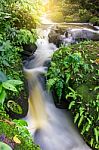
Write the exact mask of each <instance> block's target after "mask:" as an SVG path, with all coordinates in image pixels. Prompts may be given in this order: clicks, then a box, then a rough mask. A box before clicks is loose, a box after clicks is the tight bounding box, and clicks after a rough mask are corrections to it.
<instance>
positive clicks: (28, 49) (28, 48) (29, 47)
mask: <svg viewBox="0 0 99 150" xmlns="http://www.w3.org/2000/svg"><path fill="white" fill-rule="evenodd" d="M36 49H37V46H36V44H23V50H24V51H23V52H22V53H21V54H22V57H23V60H25V59H27V58H28V57H30V56H32V55H33V54H34V53H35V51H36Z"/></svg>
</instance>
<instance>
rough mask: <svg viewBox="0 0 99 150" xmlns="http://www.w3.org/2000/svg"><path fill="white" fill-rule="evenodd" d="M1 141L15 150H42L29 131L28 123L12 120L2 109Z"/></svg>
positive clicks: (0, 123) (0, 114)
mask: <svg viewBox="0 0 99 150" xmlns="http://www.w3.org/2000/svg"><path fill="white" fill-rule="evenodd" d="M0 141H2V142H4V143H6V144H8V145H9V146H10V147H11V148H12V149H13V150H27V149H28V150H40V148H39V146H37V145H35V144H34V142H33V140H32V136H31V135H30V133H29V131H28V130H27V123H26V122H25V121H24V120H11V119H10V118H9V116H7V115H6V112H5V111H4V110H2V109H0Z"/></svg>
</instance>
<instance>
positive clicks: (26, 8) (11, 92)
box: [0, 0, 42, 150]
mask: <svg viewBox="0 0 99 150" xmlns="http://www.w3.org/2000/svg"><path fill="white" fill-rule="evenodd" d="M39 6H40V7H39ZM41 8H42V5H41V2H40V0H39V1H38V0H35V1H29V0H1V1H0V141H2V142H5V143H7V144H8V145H10V146H11V144H10V143H12V147H13V145H14V149H18V150H19V149H20V150H21V149H22V150H23V149H24V150H25V149H39V148H38V147H37V146H35V145H34V143H33V142H32V138H31V136H30V134H29V132H28V130H27V129H26V126H27V124H26V123H25V122H24V121H20V120H11V119H10V118H9V117H8V116H7V113H9V114H10V116H11V117H13V118H21V117H24V116H25V115H26V114H27V110H28V95H27V93H26V90H25V88H24V76H23V72H22V58H23V52H24V45H26V44H34V43H35V42H36V39H37V34H36V26H37V24H39V16H40V14H41ZM13 139H16V141H15V140H13ZM18 140H19V143H18V144H17V141H18Z"/></svg>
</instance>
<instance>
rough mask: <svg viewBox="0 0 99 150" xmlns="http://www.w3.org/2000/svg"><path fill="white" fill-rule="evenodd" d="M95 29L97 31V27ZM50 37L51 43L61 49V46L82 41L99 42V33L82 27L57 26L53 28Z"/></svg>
mask: <svg viewBox="0 0 99 150" xmlns="http://www.w3.org/2000/svg"><path fill="white" fill-rule="evenodd" d="M94 28H95V29H96V27H94ZM48 37H49V42H50V43H54V44H55V45H56V46H57V47H59V46H60V45H61V44H64V45H68V44H74V43H76V42H77V41H78V42H79V41H81V40H93V41H98V40H99V31H98V30H93V29H89V28H85V27H80V26H78V27H76V26H74V27H67V26H59V27H58V26H55V27H52V29H51V31H50V33H49V35H48Z"/></svg>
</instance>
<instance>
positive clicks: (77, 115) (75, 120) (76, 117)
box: [74, 113, 79, 123]
mask: <svg viewBox="0 0 99 150" xmlns="http://www.w3.org/2000/svg"><path fill="white" fill-rule="evenodd" d="M78 118H79V113H77V114H76V116H75V118H74V123H76V122H77V120H78Z"/></svg>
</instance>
